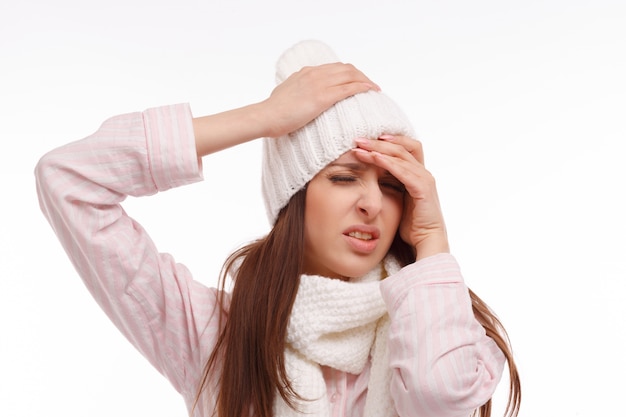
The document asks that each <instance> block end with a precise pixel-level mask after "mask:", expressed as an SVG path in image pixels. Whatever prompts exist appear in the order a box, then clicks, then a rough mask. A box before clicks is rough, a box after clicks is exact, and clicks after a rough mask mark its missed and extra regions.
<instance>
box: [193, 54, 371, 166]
mask: <svg viewBox="0 0 626 417" xmlns="http://www.w3.org/2000/svg"><path fill="white" fill-rule="evenodd" d="M371 89H376V90H378V89H379V87H378V86H377V85H376V84H374V83H373V82H372V81H371V80H370V79H369V78H367V77H366V76H365V75H364V74H363V73H362V72H361V71H359V70H357V69H356V68H355V67H354V66H352V65H350V64H342V63H334V64H324V65H320V66H316V67H304V68H302V69H301V70H300V71H298V72H296V73H294V74H292V75H291V76H290V77H288V78H287V79H286V80H285V81H284V82H282V83H281V84H280V85H278V86H277V87H276V88H275V89H274V91H273V92H272V94H271V95H270V97H269V98H268V99H266V100H264V101H262V102H259V103H255V104H252V105H249V106H245V107H241V108H238V109H234V110H230V111H226V112H223V113H218V114H214V115H211V116H204V117H199V118H195V119H194V120H193V128H194V132H195V138H196V149H197V152H198V155H199V156H201V157H202V156H205V155H208V154H211V153H213V152H217V151H220V150H222V149H226V148H230V147H231V146H235V145H238V144H241V143H244V142H247V141H250V140H253V139H257V138H261V137H274V138H275V137H279V136H282V135H285V134H287V133H289V132H293V131H294V130H297V129H299V128H300V127H302V126H304V125H305V124H307V123H308V122H310V121H311V120H313V119H314V118H316V117H317V116H319V115H320V114H321V113H322V112H323V111H324V110H326V109H328V108H329V107H330V106H332V105H333V104H335V103H336V102H338V101H340V100H343V99H344V98H347V97H349V96H352V95H354V94H357V93H362V92H365V91H368V90H371Z"/></svg>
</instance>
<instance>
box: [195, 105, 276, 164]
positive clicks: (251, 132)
mask: <svg viewBox="0 0 626 417" xmlns="http://www.w3.org/2000/svg"><path fill="white" fill-rule="evenodd" d="M266 113H267V112H266V111H265V107H264V105H263V103H255V104H250V105H248V106H244V107H240V108H237V109H233V110H228V111H225V112H222V113H217V114H213V115H210V116H202V117H194V118H193V120H192V123H193V129H194V136H195V140H196V151H197V153H198V156H199V157H203V156H206V155H209V154H211V153H214V152H218V151H221V150H223V149H227V148H230V147H233V146H235V145H239V144H242V143H245V142H249V141H251V140H254V139H258V138H261V137H264V136H268V135H269V134H270V133H271V125H270V121H271V117H269V116H268V115H267V114H266Z"/></svg>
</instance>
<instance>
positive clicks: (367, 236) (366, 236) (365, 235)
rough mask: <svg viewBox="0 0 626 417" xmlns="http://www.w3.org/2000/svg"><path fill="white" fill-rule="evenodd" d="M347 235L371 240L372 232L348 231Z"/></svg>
mask: <svg viewBox="0 0 626 417" xmlns="http://www.w3.org/2000/svg"><path fill="white" fill-rule="evenodd" d="M348 236H350V237H354V238H357V239H361V240H372V234H371V233H363V232H350V233H348Z"/></svg>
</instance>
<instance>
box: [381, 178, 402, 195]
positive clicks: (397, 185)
mask: <svg viewBox="0 0 626 417" xmlns="http://www.w3.org/2000/svg"><path fill="white" fill-rule="evenodd" d="M380 186H381V187H383V188H387V189H389V190H392V191H396V192H398V193H404V191H405V190H406V189H405V187H404V184H402V183H401V182H400V181H388V180H386V181H381V182H380Z"/></svg>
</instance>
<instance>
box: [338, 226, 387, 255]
mask: <svg viewBox="0 0 626 417" xmlns="http://www.w3.org/2000/svg"><path fill="white" fill-rule="evenodd" d="M344 236H345V238H346V242H347V243H348V245H349V246H350V247H351V248H352V250H354V251H355V252H359V253H364V254H369V253H372V252H374V250H376V247H377V246H378V238H379V237H380V231H379V230H378V228H376V227H372V226H366V225H359V226H354V227H351V228H349V229H348V230H346V231H345V232H344Z"/></svg>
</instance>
